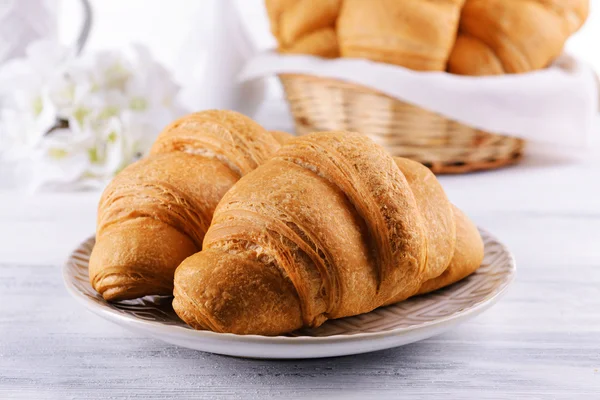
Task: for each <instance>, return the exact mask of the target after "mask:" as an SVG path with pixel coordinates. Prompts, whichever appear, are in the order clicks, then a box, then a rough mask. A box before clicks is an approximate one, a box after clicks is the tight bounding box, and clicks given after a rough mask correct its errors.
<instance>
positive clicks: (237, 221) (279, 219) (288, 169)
mask: <svg viewBox="0 0 600 400" xmlns="http://www.w3.org/2000/svg"><path fill="white" fill-rule="evenodd" d="M482 257H483V245H482V241H481V238H480V236H479V233H478V231H477V229H476V228H475V227H474V226H473V224H472V223H471V222H470V221H469V220H468V219H467V218H466V217H465V216H464V214H462V213H461V212H460V211H459V210H457V209H455V208H453V206H452V205H451V204H450V202H449V201H448V199H447V198H446V195H445V193H444V191H443V190H442V188H441V186H440V184H439V183H438V182H437V180H436V179H435V176H434V175H433V174H432V173H431V172H430V171H429V170H428V169H427V168H425V167H424V166H422V165H420V164H418V163H416V162H412V161H409V160H405V159H396V160H394V159H393V158H392V157H391V156H389V155H388V154H387V153H386V152H385V151H384V150H383V149H382V148H381V147H380V146H378V145H376V144H375V143H374V142H372V141H371V140H370V139H368V138H366V137H365V136H363V135H360V134H356V133H348V132H327V133H315V134H310V135H307V136H303V137H301V138H297V139H295V140H292V141H290V142H288V144H287V145H285V146H284V147H282V149H281V150H280V151H279V152H278V153H277V154H276V155H275V156H274V157H273V158H271V159H270V160H269V161H268V162H266V163H265V164H263V165H262V166H260V167H259V168H257V169H256V170H255V171H253V172H251V173H250V174H248V175H246V176H245V177H243V178H242V179H241V180H240V181H239V182H238V183H237V184H236V185H234V186H233V187H232V188H231V189H230V190H229V191H228V192H227V194H226V195H225V196H224V198H223V199H222V200H221V202H220V203H219V205H218V207H217V209H216V211H215V214H214V218H213V221H212V224H211V226H210V228H209V229H208V232H207V233H206V236H205V238H204V243H203V250H202V251H201V252H199V253H197V254H195V255H193V256H191V257H189V258H187V259H186V260H185V261H184V262H183V263H182V264H181V265H180V266H179V268H178V269H177V271H176V273H175V289H174V296H175V298H174V301H173V308H174V309H175V311H176V312H177V314H178V315H179V316H180V317H181V318H182V319H183V320H184V321H185V322H186V323H188V324H189V325H191V326H192V327H194V328H197V329H210V330H212V331H215V332H231V333H238V334H263V335H277V334H281V333H285V332H290V331H293V330H295V329H298V328H301V327H303V326H306V327H316V326H319V325H321V324H322V323H323V322H324V321H326V320H327V319H333V318H341V317H345V316H351V315H356V314H360V313H365V312H369V311H371V310H373V309H375V308H377V307H380V306H382V305H385V304H389V303H392V302H395V301H400V300H403V299H405V298H407V297H410V296H412V295H415V294H417V293H422V292H426V291H429V290H434V289H437V288H439V287H441V286H444V285H447V284H450V283H452V282H454V281H456V280H458V279H460V278H462V277H464V276H466V275H468V274H469V273H471V272H472V271H474V270H475V269H476V268H477V267H478V266H479V265H480V264H481V261H482Z"/></svg>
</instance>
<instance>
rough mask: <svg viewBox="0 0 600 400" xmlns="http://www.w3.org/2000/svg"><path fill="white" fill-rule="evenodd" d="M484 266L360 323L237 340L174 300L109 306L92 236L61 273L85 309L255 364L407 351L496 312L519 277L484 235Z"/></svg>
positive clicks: (495, 243) (503, 253)
mask: <svg viewBox="0 0 600 400" xmlns="http://www.w3.org/2000/svg"><path fill="white" fill-rule="evenodd" d="M481 235H482V237H483V241H484V243H485V258H484V261H483V265H482V266H481V267H480V268H479V269H478V270H477V271H476V272H475V273H474V274H472V275H471V276H469V277H467V278H465V279H463V280H462V281H460V282H458V283H455V284H454V285H451V286H448V287H446V288H444V289H440V290H438V291H436V292H433V293H430V294H427V295H422V296H418V297H414V298H411V299H409V300H406V301H403V302H401V303H398V304H394V305H391V306H388V307H382V308H379V309H376V310H374V311H372V312H370V313H368V314H363V315H359V316H356V317H349V318H342V319H338V320H331V321H327V322H326V323H324V324H323V325H322V326H320V327H319V328H317V329H302V330H299V331H296V332H293V333H290V334H288V335H286V336H276V337H268V336H257V335H234V334H229V333H214V332H209V331H197V330H194V329H192V328H190V327H188V326H187V325H185V324H184V323H183V322H182V321H181V320H180V319H179V318H178V317H177V315H176V314H175V312H174V311H173V308H172V307H171V300H172V298H171V297H165V296H147V297H143V298H141V299H137V300H130V301H122V302H119V303H107V302H106V301H105V300H104V299H103V298H102V297H101V296H100V295H99V294H98V293H96V291H94V289H93V288H92V286H91V285H90V283H89V276H88V260H89V256H90V253H91V251H92V248H93V246H94V238H90V239H88V240H86V241H85V242H83V243H82V244H81V245H80V246H79V247H78V248H77V249H76V250H75V251H74V252H73V254H71V256H70V257H69V259H68V261H67V263H66V265H65V267H64V271H63V275H64V280H65V284H66V287H67V289H68V291H69V292H70V293H71V294H72V295H73V296H74V297H75V298H76V299H77V300H79V301H80V302H81V303H82V304H83V305H84V306H85V307H86V308H87V309H89V310H90V311H92V312H94V313H96V314H98V315H100V316H101V317H103V318H106V319H108V320H109V321H112V322H115V323H117V324H119V325H121V326H123V327H125V328H128V329H131V330H133V331H137V332H139V333H140V334H143V335H149V336H152V337H155V338H157V339H159V340H162V341H164V342H167V343H172V344H175V345H178V346H183V347H189V348H191V349H196V350H202V351H207V352H211V353H218V354H226V355H231V356H238V357H252V358H318V357H332V356H342V355H349V354H359V353H366V352H369V351H376V350H382V349H387V348H391V347H396V346H402V345H405V344H408V343H412V342H416V341H419V340H422V339H426V338H428V337H431V336H434V335H437V334H440V333H442V332H444V331H447V330H448V329H451V328H452V327H454V326H456V325H457V324H459V323H461V322H463V321H465V320H467V319H470V318H473V317H474V316H476V315H478V314H479V313H481V312H482V311H484V310H486V309H487V308H489V307H490V306H492V305H493V304H494V303H495V302H496V301H497V300H498V298H499V297H500V296H501V295H502V294H503V293H504V292H505V290H506V288H507V287H508V285H509V284H510V282H511V281H512V279H513V277H514V275H515V262H514V259H513V257H512V255H511V254H510V252H509V251H508V249H507V248H506V247H505V246H504V245H503V244H502V243H500V242H499V241H498V240H496V238H494V237H493V236H492V235H490V234H489V233H487V232H486V231H483V230H481Z"/></svg>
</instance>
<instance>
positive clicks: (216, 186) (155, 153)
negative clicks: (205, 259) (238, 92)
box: [89, 110, 286, 300]
mask: <svg viewBox="0 0 600 400" xmlns="http://www.w3.org/2000/svg"><path fill="white" fill-rule="evenodd" d="M285 138H286V137H285V134H283V133H278V134H276V135H272V134H270V133H269V132H267V131H266V130H264V129H263V128H262V127H261V126H260V125H259V124H257V123H256V122H254V121H252V120H251V119H250V118H248V117H245V116H243V115H241V114H238V113H236V112H233V111H216V110H211V111H204V112H199V113H195V114H191V115H188V116H186V117H183V118H181V119H179V120H177V121H175V122H173V123H172V124H171V125H169V126H168V127H167V128H166V129H165V130H164V131H163V132H162V133H161V134H160V135H159V137H158V139H157V140H156V142H155V143H154V145H153V147H152V150H151V152H150V156H149V157H147V158H145V159H142V160H140V161H138V162H137V163H135V164H133V165H131V166H129V167H127V168H125V169H124V170H123V171H122V172H121V173H120V174H119V175H118V176H117V177H116V178H115V179H114V180H113V181H112V182H111V183H110V184H109V185H108V187H107V188H106V190H105V191H104V193H103V195H102V198H101V200H100V204H99V206H98V221H97V222H98V223H97V231H96V245H95V246H94V249H93V251H92V254H91V257H90V263H89V271H90V282H91V284H92V286H93V287H94V289H96V291H98V292H99V293H100V294H101V295H102V296H104V298H105V299H107V300H121V299H131V298H136V297H141V296H145V295H167V294H171V293H172V292H173V273H174V271H175V269H176V268H177V266H178V265H179V263H180V262H181V261H183V260H184V259H185V258H186V257H188V256H190V255H192V254H194V253H196V252H198V251H200V249H201V245H202V240H203V239H204V234H205V232H206V230H207V229H208V226H209V225H210V222H211V219H212V214H213V211H214V209H215V207H216V205H217V203H218V202H219V200H221V197H223V195H224V194H225V192H226V191H227V190H229V188H230V187H231V186H233V184H234V183H235V182H237V180H238V179H239V178H240V177H241V176H243V175H246V174H247V173H248V172H250V171H252V170H253V169H254V168H256V167H257V166H258V165H259V164H261V163H262V162H264V161H265V160H266V159H267V158H268V157H270V156H271V155H272V154H273V153H274V152H275V151H276V150H277V149H278V148H279V147H280V144H279V140H281V141H283V140H285Z"/></svg>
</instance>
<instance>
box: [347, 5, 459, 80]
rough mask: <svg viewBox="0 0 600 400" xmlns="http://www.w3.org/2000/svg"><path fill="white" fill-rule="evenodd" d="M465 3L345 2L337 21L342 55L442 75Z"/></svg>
mask: <svg viewBox="0 0 600 400" xmlns="http://www.w3.org/2000/svg"><path fill="white" fill-rule="evenodd" d="M463 3H464V0H403V1H397V0H370V1H364V0H344V3H343V5H342V9H341V11H340V16H339V18H338V20H337V32H338V41H339V44H340V53H341V55H342V56H343V57H357V58H367V59H369V60H373V61H378V62H383V63H389V64H396V65H401V66H403V67H406V68H410V69H414V70H423V71H443V70H445V69H446V63H447V61H448V56H449V55H450V51H451V49H452V46H453V45H454V40H455V38H456V31H457V29H458V18H459V15H460V9H461V7H462V5H463Z"/></svg>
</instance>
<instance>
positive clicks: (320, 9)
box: [265, 0, 342, 57]
mask: <svg viewBox="0 0 600 400" xmlns="http://www.w3.org/2000/svg"><path fill="white" fill-rule="evenodd" d="M341 4H342V0H266V1H265V5H266V7H267V13H268V15H269V20H270V22H271V32H272V33H273V35H274V36H275V38H277V41H278V43H279V51H280V52H282V53H297V54H311V55H316V56H321V57H337V56H338V55H339V48H338V44H337V36H336V34H335V23H336V20H337V17H338V14H339V10H340V6H341Z"/></svg>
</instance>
